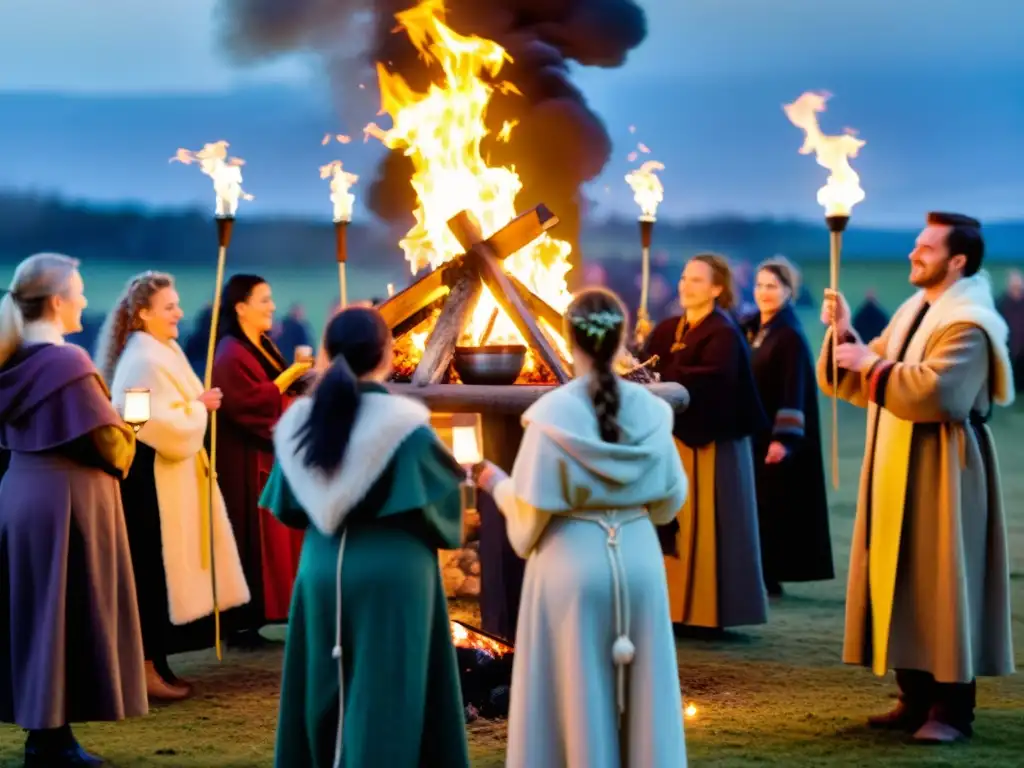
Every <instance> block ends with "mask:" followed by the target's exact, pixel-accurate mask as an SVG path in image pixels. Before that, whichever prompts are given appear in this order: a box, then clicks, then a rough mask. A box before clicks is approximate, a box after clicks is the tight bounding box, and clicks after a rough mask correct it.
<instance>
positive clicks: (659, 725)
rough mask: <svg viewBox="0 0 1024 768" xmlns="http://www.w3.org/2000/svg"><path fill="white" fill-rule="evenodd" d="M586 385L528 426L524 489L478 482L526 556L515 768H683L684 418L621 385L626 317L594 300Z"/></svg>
mask: <svg viewBox="0 0 1024 768" xmlns="http://www.w3.org/2000/svg"><path fill="white" fill-rule="evenodd" d="M565 321H566V328H565V336H566V338H567V339H568V340H570V341H571V346H572V356H573V364H574V367H575V373H576V379H575V380H574V381H572V382H570V383H569V384H567V385H565V386H564V387H560V388H558V389H556V390H555V391H553V392H551V393H549V394H547V395H545V396H544V397H542V398H541V399H539V400H538V401H537V402H536V403H534V404H533V406H531V407H530V408H529V409H528V410H527V411H526V413H525V414H524V415H523V426H524V429H525V433H524V436H523V441H522V444H521V445H520V447H519V453H518V455H517V457H516V461H515V465H514V466H513V469H512V475H511V477H509V476H507V475H505V474H504V472H502V470H500V469H499V468H498V467H496V466H494V465H493V464H490V463H489V462H484V463H482V464H481V465H478V466H477V467H476V468H475V469H474V475H475V477H476V480H477V484H478V485H479V486H480V487H481V488H482V489H483V490H485V491H487V492H488V493H490V494H491V495H492V496H493V497H494V500H495V502H496V503H497V505H498V507H499V509H500V510H501V512H502V514H503V515H504V516H505V519H506V524H507V530H508V536H509V540H510V542H511V544H512V546H513V548H514V549H515V550H516V552H518V553H519V555H520V556H522V557H524V558H527V563H526V575H525V580H524V584H523V596H522V601H521V603H520V607H519V622H518V628H517V631H516V658H515V662H514V667H513V672H512V700H511V709H510V713H509V737H508V751H507V762H506V765H507V766H510V768H562V766H567V765H571V766H576V765H581V766H582V765H585V766H587V767H588V768H641V766H642V767H643V768H669V766H671V768H679V767H680V766H685V765H686V744H685V739H684V735H683V712H682V700H681V697H680V693H679V672H678V663H677V661H676V651H675V642H674V639H673V636H672V624H671V620H670V618H669V607H668V590H667V588H666V583H665V568H664V566H663V565H662V560H661V550H660V549H659V546H658V537H657V534H656V533H655V527H654V526H655V525H657V524H660V523H665V522H668V521H669V520H671V519H672V518H673V517H674V516H675V514H676V511H677V510H678V509H679V508H680V507H681V506H682V504H683V501H684V500H685V499H686V493H687V481H686V475H685V474H684V472H683V467H682V463H681V462H680V459H679V454H678V453H677V451H676V449H675V446H674V444H673V441H672V410H671V408H670V407H669V406H668V405H667V404H666V403H665V402H663V401H662V400H660V399H658V398H657V397H655V396H654V395H653V394H651V393H650V392H649V391H648V390H647V389H645V388H644V387H642V386H640V385H638V384H633V383H631V382H627V381H624V380H622V379H620V378H618V377H617V376H616V375H615V374H614V373H613V372H612V363H613V361H614V360H615V359H616V358H617V357H618V356H619V354H620V353H621V351H622V343H623V339H624V338H626V337H627V333H626V330H627V329H626V311H625V309H624V308H623V306H622V302H621V301H619V299H618V297H617V296H615V295H614V294H612V293H609V292H608V291H605V290H601V289H591V290H586V291H583V292H582V293H580V294H578V295H577V296H576V297H575V299H574V300H573V302H572V303H571V304H570V305H569V308H568V310H567V311H566V314H565Z"/></svg>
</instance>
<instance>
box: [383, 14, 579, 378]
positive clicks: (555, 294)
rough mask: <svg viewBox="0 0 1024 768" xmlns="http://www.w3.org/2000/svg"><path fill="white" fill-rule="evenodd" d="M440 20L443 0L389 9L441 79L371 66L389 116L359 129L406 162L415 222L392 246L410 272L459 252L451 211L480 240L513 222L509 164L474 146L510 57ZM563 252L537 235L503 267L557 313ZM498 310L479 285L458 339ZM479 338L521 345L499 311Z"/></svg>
mask: <svg viewBox="0 0 1024 768" xmlns="http://www.w3.org/2000/svg"><path fill="white" fill-rule="evenodd" d="M443 17H444V4H443V2H442V0H423V1H422V2H420V4H419V5H417V6H416V7H415V8H411V9H409V10H407V11H402V12H401V13H398V14H396V18H397V19H398V25H399V29H401V30H404V31H405V33H406V34H407V35H408V37H409V39H410V41H411V42H412V43H413V45H414V46H415V47H416V49H417V50H418V51H419V53H420V56H421V57H422V58H423V59H424V60H425V61H431V62H436V63H437V64H438V65H439V67H440V69H441V71H442V72H443V74H444V77H443V78H439V79H438V80H437V81H436V82H434V83H432V84H431V85H430V87H429V88H428V89H427V90H426V91H425V92H422V93H418V92H416V91H414V90H413V89H412V88H411V87H410V86H409V84H408V83H407V82H406V81H405V80H404V79H403V78H402V77H401V76H399V75H397V74H393V73H391V72H389V71H388V70H387V69H386V68H385V67H384V65H383V64H382V63H378V64H377V76H378V80H379V83H380V93H381V113H382V114H383V113H387V114H388V115H390V116H391V120H392V127H391V128H390V129H388V130H384V129H383V128H381V127H379V126H377V125H375V124H370V125H368V126H366V128H365V129H364V134H365V136H367V137H370V136H373V137H375V138H377V139H379V140H380V141H381V142H382V143H383V144H384V145H385V146H387V147H388V148H389V149H392V150H397V151H401V152H402V153H403V154H405V155H406V156H407V157H408V158H409V159H410V160H411V161H412V163H413V167H414V173H413V176H412V179H411V184H412V187H413V189H414V190H415V191H416V196H417V207H416V210H415V211H414V216H415V221H416V223H415V224H414V226H413V227H412V229H410V230H409V232H408V233H407V234H406V236H405V237H404V238H403V239H402V240H401V242H400V243H399V244H400V245H401V247H402V250H403V251H404V252H405V258H406V260H407V261H408V262H409V265H410V267H411V271H412V273H413V274H416V273H417V272H419V271H420V270H421V269H424V268H428V267H429V268H431V269H433V268H436V267H438V266H440V265H441V264H443V263H445V262H447V261H450V260H451V259H454V258H456V257H458V256H459V255H461V254H462V253H463V250H464V249H463V247H462V246H461V245H460V244H459V241H458V240H457V239H456V238H455V235H454V234H453V233H452V232H451V230H450V229H449V228H448V220H449V219H451V218H452V217H453V216H454V215H455V214H457V213H459V212H460V211H463V210H468V211H469V212H470V213H471V214H472V216H473V217H474V218H475V219H476V221H477V222H479V224H480V228H481V231H482V233H483V235H484V237H489V236H490V235H492V234H493V233H494V232H496V231H497V230H498V229H500V228H501V227H503V226H505V225H506V224H507V223H508V222H509V221H511V220H512V219H514V218H515V216H516V208H515V199H516V195H517V194H518V192H519V190H520V189H521V188H522V182H521V181H520V180H519V176H518V174H517V173H516V172H515V169H514V168H509V167H496V168H494V167H491V166H489V165H488V164H487V163H486V162H485V161H484V159H483V155H482V154H481V143H482V142H483V141H484V139H485V138H486V137H487V135H488V129H487V128H486V126H485V124H484V117H485V114H486V112H487V106H488V103H489V102H490V99H491V96H492V94H493V93H494V91H495V90H498V91H500V92H502V93H518V91H517V90H516V88H515V86H513V85H511V84H509V83H501V82H496V81H497V76H498V74H499V72H500V71H501V68H502V67H503V66H504V64H505V62H506V61H510V60H511V59H510V57H509V56H508V54H507V53H506V52H505V49H504V48H502V47H501V46H500V45H498V44H497V43H496V42H493V41H491V40H484V39H482V38H479V37H475V36H468V37H464V36H462V35H459V34H457V33H456V32H454V31H452V30H451V29H449V28H448V27H447V26H445V24H444V23H443V20H442V19H443ZM514 126H515V122H514V121H509V122H507V123H505V124H504V125H503V126H502V128H501V131H500V132H499V133H498V135H497V137H496V138H497V139H498V140H499V141H507V140H508V139H509V136H510V134H511V131H512V128H513V127H514ZM570 250H571V247H570V245H569V244H568V243H566V242H563V241H561V240H555V239H553V238H552V237H550V236H549V235H548V234H546V233H545V234H544V235H542V236H541V237H539V238H537V239H536V240H534V241H533V242H532V243H530V244H529V245H527V246H526V247H524V248H522V249H521V250H520V251H519V252H518V253H515V254H513V255H512V256H510V257H509V258H508V259H506V260H505V263H504V268H505V270H506V271H507V272H508V273H509V274H511V275H514V276H515V277H517V278H518V279H519V280H520V281H521V282H522V283H523V284H524V285H526V287H527V288H529V289H530V290H531V291H533V292H534V293H535V294H537V295H538V296H539V297H540V298H542V299H544V300H545V301H546V302H547V303H548V304H549V305H551V306H552V307H554V308H555V309H556V310H559V311H564V310H565V308H566V307H567V306H568V304H569V301H570V300H571V296H570V294H569V292H568V290H567V288H566V281H565V276H566V273H567V272H568V271H569V269H570V265H569V260H568V256H569V252H570ZM497 308H498V304H497V302H496V301H495V299H494V297H493V296H492V295H491V294H490V292H489V291H488V290H487V289H486V288H485V289H484V292H483V294H482V296H481V298H480V300H479V301H478V302H477V305H476V308H475V309H474V311H473V317H472V319H471V320H470V322H469V323H467V326H466V328H467V335H468V336H469V337H470V338H477V337H478V336H479V335H480V334H481V333H482V332H483V330H484V329H485V328H486V327H487V326H488V322H489V320H490V317H491V314H492V312H493V311H494V310H495V309H497ZM488 338H489V339H490V341H491V342H492V343H515V342H518V343H523V341H522V337H521V336H520V334H519V332H518V330H516V327H515V326H514V325H513V323H512V321H511V319H510V318H508V317H507V316H506V315H505V313H504V312H499V317H498V320H497V321H496V322H495V324H494V325H493V327H492V330H491V332H490V334H489V336H488ZM527 366H529V363H528V364H527Z"/></svg>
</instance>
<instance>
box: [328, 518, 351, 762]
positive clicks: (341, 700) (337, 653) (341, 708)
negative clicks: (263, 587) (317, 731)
mask: <svg viewBox="0 0 1024 768" xmlns="http://www.w3.org/2000/svg"><path fill="white" fill-rule="evenodd" d="M346 536H348V529H347V528H346V529H344V530H342V532H341V542H340V543H339V544H338V573H337V578H336V579H335V585H334V586H335V598H336V600H337V605H336V613H335V617H334V621H335V623H334V649H333V650H332V651H331V655H332V656H333V657H334V658H335V659H336V660H337V662H338V735H337V738H336V739H335V741H334V764H333V765H334V768H341V747H342V734H343V731H344V727H345V666H344V664H343V663H342V662H343V659H342V657H341V563H342V559H343V558H344V556H345V537H346Z"/></svg>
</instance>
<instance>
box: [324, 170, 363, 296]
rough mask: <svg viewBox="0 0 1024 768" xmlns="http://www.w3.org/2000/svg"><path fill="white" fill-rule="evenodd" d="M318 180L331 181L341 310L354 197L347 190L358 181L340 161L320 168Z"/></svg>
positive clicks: (346, 293)
mask: <svg viewBox="0 0 1024 768" xmlns="http://www.w3.org/2000/svg"><path fill="white" fill-rule="evenodd" d="M320 178H321V179H330V180H331V202H332V203H334V256H335V258H336V259H337V260H338V288H339V290H340V294H339V296H340V297H341V308H342V309H344V308H345V307H347V306H348V283H347V280H346V275H345V262H346V261H348V225H349V222H351V221H352V205H353V204H354V203H355V201H356V196H355V195H353V194H352V193H351V192H349V189H350V188H351V187H352V185H353V184H355V183H356V182H357V181H359V177H358V176H356V175H355V174H354V173H349V172H348V171H346V170H344V169H343V168H342V167H341V161H340V160H334V161H332V162H330V163H328V164H327V165H324V166H321V168H320Z"/></svg>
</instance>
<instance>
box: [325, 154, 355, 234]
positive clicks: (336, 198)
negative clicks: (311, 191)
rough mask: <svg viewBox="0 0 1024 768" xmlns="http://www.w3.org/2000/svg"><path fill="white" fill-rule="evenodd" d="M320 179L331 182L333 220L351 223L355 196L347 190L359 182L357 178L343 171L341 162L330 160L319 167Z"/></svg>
mask: <svg viewBox="0 0 1024 768" xmlns="http://www.w3.org/2000/svg"><path fill="white" fill-rule="evenodd" d="M320 178H321V179H330V180H331V202H332V203H334V220H335V221H352V206H353V205H355V202H356V196H355V195H353V194H352V193H351V192H350V191H349V190H350V189H351V188H352V185H353V184H355V183H356V182H357V181H359V177H358V176H356V175H355V174H354V173H349V172H348V171H346V170H344V169H343V168H342V167H341V160H332V161H331V162H329V163H328V164H327V165H322V166H320Z"/></svg>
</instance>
